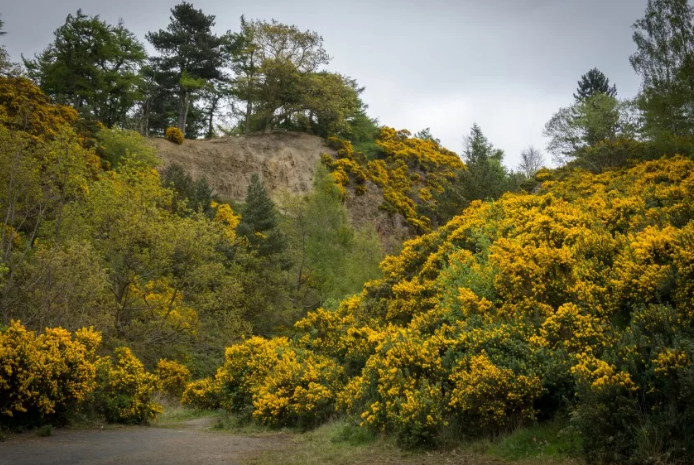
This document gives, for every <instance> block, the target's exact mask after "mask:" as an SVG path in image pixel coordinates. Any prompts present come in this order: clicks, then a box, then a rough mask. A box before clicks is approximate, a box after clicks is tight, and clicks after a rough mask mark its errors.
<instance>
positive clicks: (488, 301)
mask: <svg viewBox="0 0 694 465" xmlns="http://www.w3.org/2000/svg"><path fill="white" fill-rule="evenodd" d="M382 142H383V143H385V144H386V145H388V144H390V145H388V147H389V148H388V150H392V151H393V153H397V156H396V157H395V159H394V160H393V162H392V164H391V165H386V164H385V162H384V161H383V160H378V161H377V162H373V163H372V164H371V165H369V168H370V169H369V172H368V175H367V178H368V179H369V180H371V181H373V182H376V183H377V184H378V182H377V180H378V179H381V180H384V179H386V177H388V179H390V178H391V177H392V176H395V177H398V176H399V177H400V178H401V179H400V181H402V183H403V184H402V185H403V186H404V185H405V184H406V183H407V185H408V186H409V185H410V184H409V183H410V182H414V181H412V179H410V175H411V174H412V173H408V171H407V170H406V169H404V168H403V166H405V165H403V164H399V163H400V162H401V161H402V162H403V163H404V160H406V159H408V160H409V159H411V160H415V159H417V157H418V156H425V155H422V153H420V152H416V151H415V152H413V151H412V150H414V148H413V146H412V144H411V143H410V142H409V139H408V138H407V137H406V135H405V134H398V133H395V132H388V131H386V133H385V134H384V135H383V139H382ZM417 144H419V143H417ZM415 145H416V144H415ZM396 147H397V148H396ZM350 150H351V148H350V147H349V146H343V147H341V148H340V150H339V151H338V152H339V157H340V158H339V160H347V161H349V160H351V159H352V158H350V157H353V156H354V155H350V154H351V152H350ZM420 161H421V160H420ZM431 162H432V163H433V162H434V161H431ZM427 163H428V162H427ZM437 163H440V164H441V165H445V164H446V162H445V157H444V158H443V160H438V161H437ZM340 166H342V168H344V170H343V171H344V172H345V173H348V174H350V179H353V178H352V177H351V176H352V174H353V172H352V171H351V170H352V168H349V169H347V168H346V167H347V166H348V163H347V162H346V161H345V162H342V163H341V165H335V169H336V170H337V171H339V170H340V169H341V168H339V167H340ZM360 166H363V165H360ZM398 170H401V171H398ZM395 173H398V174H397V176H396V175H395ZM538 178H542V179H541V180H543V184H542V187H541V188H540V190H539V192H537V193H536V194H532V195H531V194H506V195H504V196H503V197H502V198H501V199H499V200H497V201H495V202H473V203H472V204H471V205H470V207H469V208H467V209H466V211H465V212H464V213H463V214H462V215H460V216H458V217H456V218H454V219H453V220H451V221H450V222H449V223H448V224H447V225H445V226H443V227H441V228H440V229H438V230H437V231H436V232H434V233H431V234H427V235H423V236H420V237H417V238H415V239H413V240H410V241H408V242H406V243H405V244H404V247H403V250H402V252H401V253H400V254H399V255H397V256H391V257H387V258H386V259H385V260H384V261H383V263H382V264H381V269H382V271H383V278H382V279H379V280H376V281H372V282H369V283H367V284H366V285H365V287H364V290H363V292H362V293H361V294H360V295H358V296H354V297H351V298H349V299H346V300H344V301H343V302H341V303H340V305H339V306H338V307H337V309H335V310H326V309H320V310H317V311H314V312H310V313H309V314H308V315H307V316H306V317H305V318H304V319H302V320H301V321H299V322H298V323H297V324H296V331H297V334H296V337H295V339H294V340H289V339H287V338H275V339H271V340H266V339H261V338H251V339H249V340H247V341H245V342H244V343H242V344H239V345H236V346H232V347H230V348H229V349H227V353H226V361H225V364H224V366H223V367H222V368H220V370H219V372H218V374H217V378H216V381H215V382H214V383H212V382H211V381H205V382H204V383H203V384H201V385H200V386H198V385H191V386H190V387H189V391H190V397H191V399H192V398H194V397H195V396H198V397H204V396H205V394H204V393H205V392H206V391H215V389H218V391H217V392H219V393H220V395H221V403H222V405H224V406H225V407H226V408H228V409H230V410H232V411H235V412H241V413H245V414H247V415H248V416H249V417H253V418H255V419H256V420H258V421H260V422H262V423H264V424H267V425H273V426H280V425H287V424H299V423H300V424H303V425H311V424H315V422H317V421H320V420H321V419H323V418H326V417H327V412H328V410H330V409H332V408H333V407H334V408H335V409H336V410H337V412H342V413H349V414H354V415H356V416H359V417H360V418H361V423H362V425H363V426H364V427H367V428H373V429H375V430H379V431H386V432H391V433H395V434H396V435H397V436H398V439H399V441H400V443H401V444H404V445H423V444H425V445H429V444H435V443H436V442H437V441H438V440H439V438H440V437H441V434H442V431H443V430H444V429H446V428H449V427H455V428H459V429H461V430H463V431H465V432H467V433H468V434H472V435H474V434H479V432H480V431H489V432H494V433H498V432H502V431H505V430H509V429H512V428H515V427H517V426H519V425H522V424H523V423H524V422H529V421H532V420H533V419H534V418H535V417H536V416H537V415H538V414H542V415H543V416H545V417H546V416H551V415H553V414H554V413H555V412H556V411H559V409H560V408H563V409H583V410H581V411H582V412H583V413H582V415H583V416H580V415H579V416H578V418H592V419H593V420H591V421H598V420H596V419H604V418H609V416H606V415H604V414H601V413H600V412H603V411H604V410H602V409H605V408H608V409H609V407H606V406H608V405H610V404H611V403H614V402H617V403H621V404H620V405H627V406H633V405H636V404H638V403H639V402H641V403H643V405H648V406H649V407H648V408H649V409H650V411H651V412H658V411H661V410H664V409H667V408H669V407H667V406H668V405H669V404H668V403H669V402H680V401H681V402H685V401H684V400H681V394H679V393H680V392H688V391H687V390H686V389H689V388H687V387H683V386H684V385H681V384H678V383H684V382H685V381H686V380H687V379H689V378H688V376H689V374H688V373H690V371H691V369H692V368H691V362H690V361H691V359H692V356H693V354H692V353H691V349H690V348H691V344H689V345H688V344H687V343H686V340H685V339H686V338H687V337H689V336H687V334H694V284H692V283H693V282H694V252H692V251H694V221H693V220H694V162H692V161H691V160H688V159H685V158H683V157H672V158H663V159H661V160H656V161H650V162H645V163H641V164H639V165H635V166H633V167H631V168H623V169H620V170H612V171H607V172H603V173H601V174H591V173H588V172H585V171H580V170H574V171H571V172H566V171H565V172H563V173H562V172H543V173H541V175H540V176H538ZM405 181H406V183H405ZM389 182H390V181H389ZM417 182H419V181H417ZM381 185H385V183H383V182H382V183H381ZM389 185H390V186H393V185H395V184H392V183H391V184H389ZM431 188H432V189H433V187H431ZM408 189H409V188H408ZM425 196H426V194H425ZM410 200H411V199H410ZM403 202H404V203H405V204H407V201H405V200H403ZM405 210H406V208H403V210H402V211H405ZM683 338H684V339H683ZM683 341H684V342H683ZM214 386H217V387H216V388H215V387H214ZM194 388H195V389H194ZM196 390H197V391H200V392H201V395H198V394H195V392H197V391H196ZM673 399H674V400H673ZM678 405H679V404H678ZM682 405H685V404H682ZM593 407H594V410H591V409H592V408H593ZM629 408H632V407H629ZM678 408H680V407H678ZM586 409H587V410H586ZM659 409H660V410H659ZM623 411H631V410H629V409H625V410H623ZM591 412H595V413H594V414H595V415H596V416H595V417H591V416H590V415H593V413H591ZM601 421H602V420H601ZM624 421H627V420H624ZM628 421H632V420H628ZM634 421H636V420H634ZM606 428H607V427H606ZM608 430H609V429H605V430H601V431H608Z"/></svg>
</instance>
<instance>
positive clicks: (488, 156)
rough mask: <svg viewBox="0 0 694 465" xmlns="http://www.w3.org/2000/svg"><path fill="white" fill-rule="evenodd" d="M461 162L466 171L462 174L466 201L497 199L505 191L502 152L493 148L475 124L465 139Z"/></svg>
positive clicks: (504, 170) (505, 183)
mask: <svg viewBox="0 0 694 465" xmlns="http://www.w3.org/2000/svg"><path fill="white" fill-rule="evenodd" d="M464 145H465V147H464V150H463V161H464V162H465V165H466V166H467V170H466V171H465V172H463V174H462V181H463V185H464V186H465V187H464V189H465V193H466V195H465V197H466V198H467V199H468V200H484V199H488V198H497V197H499V196H501V194H503V193H504V192H505V191H506V188H507V180H508V173H507V172H506V169H505V168H504V165H503V164H502V161H503V159H504V152H503V150H499V149H496V148H494V146H493V145H492V144H491V143H490V142H489V141H488V140H487V138H486V137H485V136H484V134H483V133H482V130H481V129H480V127H479V126H478V125H477V124H474V125H473V126H472V129H471V130H470V134H469V135H468V136H467V137H465V141H464Z"/></svg>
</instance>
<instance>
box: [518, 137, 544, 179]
mask: <svg viewBox="0 0 694 465" xmlns="http://www.w3.org/2000/svg"><path fill="white" fill-rule="evenodd" d="M544 162H545V159H544V156H543V155H542V152H540V151H539V150H538V149H536V148H535V147H533V146H532V145H531V146H530V147H528V148H527V149H525V150H523V151H522V152H521V163H520V166H519V167H518V168H519V169H520V171H521V173H523V174H524V175H525V176H526V177H527V178H532V177H533V176H535V173H537V172H538V171H539V170H540V168H542V166H543V164H544Z"/></svg>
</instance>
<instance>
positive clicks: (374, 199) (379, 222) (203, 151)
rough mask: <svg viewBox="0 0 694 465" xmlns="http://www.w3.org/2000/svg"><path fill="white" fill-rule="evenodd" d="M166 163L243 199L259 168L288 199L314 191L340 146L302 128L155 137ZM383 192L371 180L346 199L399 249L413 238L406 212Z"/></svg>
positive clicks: (278, 198)
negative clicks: (386, 206)
mask: <svg viewBox="0 0 694 465" xmlns="http://www.w3.org/2000/svg"><path fill="white" fill-rule="evenodd" d="M151 143H152V145H153V146H154V148H155V149H156V151H157V154H158V155H159V157H160V158H161V159H162V160H163V162H164V166H167V165H170V164H173V163H176V164H178V165H180V166H182V167H183V169H184V170H185V171H186V172H187V173H189V174H190V175H191V176H192V177H193V179H199V178H201V177H205V178H207V181H208V182H209V183H210V186H211V187H212V189H213V190H214V194H215V195H217V196H218V197H220V198H221V199H223V200H233V201H243V200H244V199H245V197H246V190H247V189H248V184H249V183H250V180H251V176H252V175H253V174H254V173H257V174H258V175H259V176H260V178H261V179H262V181H263V183H264V184H265V187H266V188H267V190H268V193H269V194H270V196H271V197H272V198H273V200H275V202H276V203H278V204H282V203H283V202H282V200H283V198H282V197H283V196H285V195H286V194H287V193H289V194H305V193H308V192H309V191H310V190H311V188H312V186H313V177H314V174H315V170H316V166H317V165H318V163H319V162H320V156H321V154H323V153H327V154H330V155H333V156H335V151H334V150H332V149H330V148H329V147H327V146H326V145H325V142H324V140H323V139H321V138H320V137H316V136H311V135H309V134H303V133H298V132H270V133H258V134H251V135H248V136H239V137H227V138H223V139H211V140H186V141H184V142H183V144H182V145H176V144H174V143H172V142H169V141H168V140H166V139H151ZM382 203H383V192H382V191H381V189H380V188H379V187H378V186H376V185H375V184H373V183H371V182H368V183H367V191H366V194H364V195H360V196H357V195H355V194H354V191H353V190H352V189H348V192H347V197H346V199H345V205H346V206H347V209H348V211H349V215H350V218H351V219H352V223H353V224H354V225H355V226H357V227H361V226H365V225H370V226H373V227H374V228H375V229H376V232H378V235H379V237H380V238H381V242H382V244H383V246H384V250H385V251H386V253H388V254H393V253H397V252H398V251H399V248H400V244H402V242H403V241H405V240H407V239H410V238H412V231H411V230H410V228H409V226H408V225H407V222H406V221H405V218H404V217H403V216H402V215H399V214H394V215H393V214H388V213H386V212H384V211H383V210H381V209H380V208H379V207H380V206H381V204H382Z"/></svg>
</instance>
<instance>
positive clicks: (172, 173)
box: [161, 163, 212, 215]
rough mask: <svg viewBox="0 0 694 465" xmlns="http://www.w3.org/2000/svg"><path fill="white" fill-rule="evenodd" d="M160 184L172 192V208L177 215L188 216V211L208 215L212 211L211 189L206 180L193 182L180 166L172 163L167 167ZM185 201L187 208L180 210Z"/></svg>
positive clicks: (201, 179)
mask: <svg viewBox="0 0 694 465" xmlns="http://www.w3.org/2000/svg"><path fill="white" fill-rule="evenodd" d="M161 183H162V185H163V186H164V187H168V188H170V189H172V190H173V192H174V198H173V208H174V210H175V211H177V212H179V213H183V214H184V215H188V214H189V213H190V211H194V212H203V213H210V212H211V211H212V209H211V206H210V203H211V202H212V188H211V187H210V185H209V183H208V182H207V178H204V177H203V178H200V179H197V180H195V181H194V180H193V178H192V177H191V176H190V174H188V173H186V171H185V170H184V169H183V167H182V166H181V165H178V164H176V163H173V164H171V165H169V166H167V167H166V168H165V169H164V170H163V171H162V175H161ZM183 201H185V206H186V207H187V208H180V206H181V203H182V202H183Z"/></svg>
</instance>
